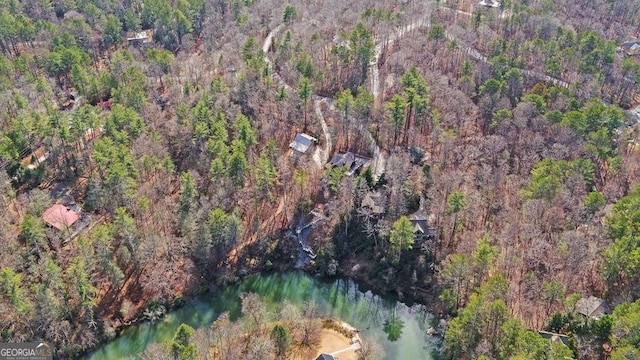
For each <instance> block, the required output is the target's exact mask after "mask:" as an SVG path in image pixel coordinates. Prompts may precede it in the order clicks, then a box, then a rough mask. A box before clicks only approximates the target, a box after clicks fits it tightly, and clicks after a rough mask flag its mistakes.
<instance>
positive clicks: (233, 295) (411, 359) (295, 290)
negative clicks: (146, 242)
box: [86, 272, 437, 360]
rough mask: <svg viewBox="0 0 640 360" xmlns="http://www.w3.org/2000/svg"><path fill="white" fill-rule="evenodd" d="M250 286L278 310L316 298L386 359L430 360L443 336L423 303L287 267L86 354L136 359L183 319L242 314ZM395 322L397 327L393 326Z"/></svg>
mask: <svg viewBox="0 0 640 360" xmlns="http://www.w3.org/2000/svg"><path fill="white" fill-rule="evenodd" d="M249 291H252V292H256V293H258V294H260V295H261V297H262V299H263V300H264V301H266V302H267V304H268V305H269V307H270V308H271V309H272V310H275V309H276V308H277V307H278V305H280V304H282V302H283V301H285V300H287V301H289V302H291V303H292V304H295V305H300V306H301V305H303V304H304V303H305V302H306V301H308V300H313V301H315V302H316V303H317V304H318V307H319V309H320V310H321V313H322V314H323V315H327V316H333V317H337V318H339V319H341V320H343V321H345V322H347V323H349V324H351V325H353V326H354V327H356V328H357V329H359V330H360V332H361V334H362V335H364V337H365V338H366V339H368V340H369V341H373V342H377V343H378V344H380V345H382V347H383V348H384V351H385V353H386V355H385V359H390V360H391V359H397V360H416V359H419V360H430V359H431V358H432V357H431V354H430V353H431V350H432V349H434V348H435V347H436V343H437V339H436V338H434V337H431V336H429V335H427V334H426V332H425V329H427V328H429V327H430V320H431V315H430V314H429V313H428V312H426V309H425V307H424V306H423V305H413V306H411V307H409V306H407V305H405V304H404V303H401V302H399V301H397V300H396V299H393V298H391V297H381V296H378V295H374V294H372V293H371V292H370V291H363V290H361V289H359V287H358V285H357V284H355V283H354V282H353V281H351V280H345V279H337V280H333V281H326V280H319V279H315V278H313V277H311V276H309V275H307V274H305V273H303V272H287V273H271V274H262V275H254V276H250V277H248V278H247V279H245V280H244V281H242V282H240V283H239V284H236V285H232V286H228V287H226V288H225V289H224V290H222V291H219V292H212V293H209V294H206V295H202V296H198V297H196V298H194V299H192V300H190V301H188V302H187V304H185V305H184V306H183V307H181V308H180V309H177V310H175V311H172V312H170V313H168V314H167V315H166V316H165V317H164V318H163V319H162V320H160V321H158V322H155V323H148V322H147V323H142V324H139V325H134V326H131V327H129V328H127V329H125V330H124V331H122V333H121V334H120V335H119V336H118V337H116V338H115V339H114V340H112V341H110V342H109V343H107V344H105V345H103V346H102V347H100V348H99V349H98V350H96V351H95V352H94V353H92V354H91V355H89V356H87V357H86V359H88V360H116V359H118V360H120V359H124V358H127V357H131V358H135V356H136V355H137V354H140V353H142V352H143V351H144V350H145V349H146V347H147V346H148V345H150V344H152V343H161V342H163V341H165V340H167V339H170V338H172V337H173V334H174V332H175V330H176V329H177V328H178V326H180V324H182V323H186V324H188V325H190V326H192V327H194V328H201V327H208V326H210V325H211V324H212V323H213V321H214V320H215V319H216V318H217V317H218V316H219V315H220V314H221V313H223V312H225V311H229V312H230V315H231V317H232V318H236V317H237V316H239V315H240V298H239V295H240V294H241V293H243V292H249ZM385 324H386V325H387V326H385ZM389 324H393V325H395V326H389ZM391 327H392V328H394V329H395V330H396V331H395V332H394V331H389V328H391ZM385 328H386V330H387V332H385ZM398 329H400V333H398V331H397V330H398ZM392 332H393V333H395V335H399V337H398V338H397V340H395V341H390V340H389V334H388V333H392Z"/></svg>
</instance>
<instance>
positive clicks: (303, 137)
mask: <svg viewBox="0 0 640 360" xmlns="http://www.w3.org/2000/svg"><path fill="white" fill-rule="evenodd" d="M317 142H318V139H316V138H314V137H313V136H311V135H307V134H304V133H300V134H298V135H296V137H295V139H293V142H292V143H291V144H289V147H290V148H292V149H293V150H295V151H297V152H300V153H302V154H304V153H306V152H307V150H309V148H310V147H312V146H313V144H315V143H317Z"/></svg>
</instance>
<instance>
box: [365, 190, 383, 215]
mask: <svg viewBox="0 0 640 360" xmlns="http://www.w3.org/2000/svg"><path fill="white" fill-rule="evenodd" d="M384 200H385V199H384V197H383V196H382V194H381V193H380V192H379V191H370V192H368V193H367V194H366V195H365V196H364V198H363V199H362V203H361V204H360V206H362V207H368V208H370V209H371V211H373V213H374V214H383V213H384Z"/></svg>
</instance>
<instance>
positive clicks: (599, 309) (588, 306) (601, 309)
mask: <svg viewBox="0 0 640 360" xmlns="http://www.w3.org/2000/svg"><path fill="white" fill-rule="evenodd" d="M576 312H577V313H578V314H582V315H584V316H586V317H588V318H593V319H599V318H601V317H602V316H603V315H604V314H608V313H609V306H608V305H607V302H606V301H604V300H602V299H600V298H598V297H595V296H593V295H591V296H589V297H588V298H582V299H580V300H578V302H577V303H576Z"/></svg>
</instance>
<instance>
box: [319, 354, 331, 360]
mask: <svg viewBox="0 0 640 360" xmlns="http://www.w3.org/2000/svg"><path fill="white" fill-rule="evenodd" d="M316 360H335V357H334V356H333V355H330V354H320V355H318V357H317V358H316Z"/></svg>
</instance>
